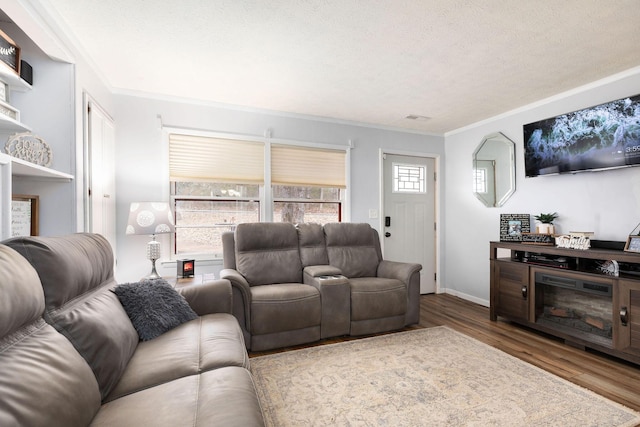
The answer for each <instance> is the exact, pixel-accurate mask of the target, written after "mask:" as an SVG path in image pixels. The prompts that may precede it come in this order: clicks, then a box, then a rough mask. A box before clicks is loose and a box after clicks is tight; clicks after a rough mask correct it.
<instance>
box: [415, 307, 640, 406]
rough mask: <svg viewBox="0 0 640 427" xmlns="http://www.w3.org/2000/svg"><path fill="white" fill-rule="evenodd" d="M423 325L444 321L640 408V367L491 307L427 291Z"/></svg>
mask: <svg viewBox="0 0 640 427" xmlns="http://www.w3.org/2000/svg"><path fill="white" fill-rule="evenodd" d="M420 325H421V326H424V327H427V328H428V327H433V326H438V325H445V326H448V327H450V328H451V329H455V330H456V331H458V332H461V333H463V334H465V335H468V336H471V337H473V338H475V339H477V340H479V341H482V342H484V343H486V344H489V345H491V346H492V347H495V348H498V349H500V350H502V351H504V352H505V353H509V354H511V355H513V356H515V357H517V358H519V359H521V360H524V361H526V362H529V363H531V364H532V365H535V366H538V367H539V368H542V369H544V370H546V371H548V372H551V373H553V374H555V375H557V376H559V377H562V378H564V379H566V380H568V381H571V382H572V383H574V384H577V385H580V386H582V387H585V388H587V389H589V390H592V391H594V392H596V393H598V394H600V395H601V396H604V397H606V398H608V399H611V400H613V401H615V402H618V403H621V404H623V405H625V406H627V407H629V408H632V409H634V410H636V411H640V366H638V365H634V364H632V363H629V362H626V361H623V360H621V359H616V358H613V357H610V356H608V355H604V354H602V353H598V352H593V351H590V350H587V351H585V350H581V349H577V348H574V347H571V346H569V345H567V344H564V342H563V341H562V340H559V339H557V338H555V337H551V336H548V335H545V334H542V333H540V332H537V331H533V330H530V329H527V328H525V327H522V326H520V325H517V324H515V323H510V322H507V321H505V320H504V319H502V318H499V319H498V321H497V322H492V321H491V320H489V308H487V307H483V306H481V305H478V304H475V303H472V302H469V301H466V300H463V299H461V298H457V297H454V296H451V295H447V294H440V295H423V296H422V297H421V299H420Z"/></svg>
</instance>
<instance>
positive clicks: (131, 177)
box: [114, 95, 444, 282]
mask: <svg viewBox="0 0 640 427" xmlns="http://www.w3.org/2000/svg"><path fill="white" fill-rule="evenodd" d="M114 111H115V121H116V141H117V142H116V165H117V166H116V176H117V179H116V192H117V194H118V197H117V224H116V226H117V229H118V230H121V231H122V232H121V233H120V234H119V235H118V244H117V246H118V250H117V257H118V269H117V279H118V280H119V281H120V282H127V281H135V280H139V279H140V278H141V277H143V276H145V275H147V274H148V273H149V271H150V262H149V261H148V260H147V259H146V257H145V245H146V243H147V241H148V240H149V237H148V236H126V235H125V234H124V229H125V226H126V221H127V216H128V209H129V204H130V203H131V202H134V201H155V200H160V201H161V200H165V201H168V200H169V186H168V181H167V180H168V178H167V176H168V172H167V155H168V154H167V153H168V148H167V146H166V142H165V141H164V140H163V137H162V125H164V126H168V127H181V128H192V129H200V130H207V131H214V132H224V133H231V134H242V135H247V136H253V137H263V136H264V135H265V131H267V130H268V131H269V132H270V134H271V137H272V138H274V139H284V140H294V141H303V142H313V143H324V144H333V145H348V144H349V140H351V141H352V142H353V144H354V147H355V148H353V149H352V150H351V221H353V222H369V223H370V224H371V225H372V226H373V227H376V228H378V225H379V223H378V221H379V220H371V219H369V217H368V212H369V209H379V206H380V189H379V174H380V171H379V170H378V169H379V149H380V148H387V149H394V150H401V151H410V152H416V153H424V154H427V153H429V154H439V155H442V154H443V152H444V146H443V141H444V138H443V137H440V136H429V135H421V134H416V133H408V132H397V131H393V130H383V129H375V128H370V127H364V126H356V125H352V124H340V123H335V122H331V121H324V120H312V119H307V118H300V117H295V116H287V115H279V114H267V113H259V112H253V111H243V110H241V109H230V108H221V107H219V106H211V105H196V104H193V103H179V102H174V101H166V100H158V99H148V98H140V97H133V96H126V95H117V96H116V103H115V108H114ZM158 116H160V117H161V119H160V118H159V117H158ZM441 212H442V211H441ZM158 237H159V240H160V241H161V242H162V244H163V249H162V251H163V255H168V253H169V239H168V236H166V235H162V236H158ZM158 267H159V268H158V273H160V274H161V275H168V276H170V275H175V264H174V263H165V264H163V265H158ZM219 269H220V266H219V265H215V264H214V265H211V264H209V265H204V264H203V263H200V265H199V264H198V263H196V274H201V273H205V272H216V271H218V270H219Z"/></svg>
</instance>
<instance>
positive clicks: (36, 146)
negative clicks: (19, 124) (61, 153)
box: [4, 132, 53, 167]
mask: <svg viewBox="0 0 640 427" xmlns="http://www.w3.org/2000/svg"><path fill="white" fill-rule="evenodd" d="M4 151H5V152H6V153H7V154H8V155H10V156H13V157H15V158H17V159H21V160H26V161H28V162H31V163H34V164H36V165H39V166H44V167H49V166H51V163H53V152H52V151H51V147H49V144H47V143H46V141H45V140H44V139H42V138H41V137H39V136H36V135H33V134H32V133H31V132H20V133H16V134H15V135H12V136H10V137H9V139H8V140H7V143H6V144H5V145H4Z"/></svg>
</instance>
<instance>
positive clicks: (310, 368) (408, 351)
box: [251, 326, 640, 427]
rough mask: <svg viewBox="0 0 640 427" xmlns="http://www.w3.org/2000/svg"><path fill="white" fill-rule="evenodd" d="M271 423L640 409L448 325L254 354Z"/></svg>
mask: <svg viewBox="0 0 640 427" xmlns="http://www.w3.org/2000/svg"><path fill="white" fill-rule="evenodd" d="M251 371H252V373H253V375H254V380H255V383H256V388H257V390H258V395H259V398H260V403H261V405H262V409H263V413H264V416H265V419H266V424H267V425H268V426H278V427H285V426H296V427H299V426H510V427H511V426H580V427H585V426H594V427H595V426H607V427H608V426H616V427H620V426H635V425H637V424H639V423H640V414H638V413H636V412H634V411H632V410H630V409H628V408H626V407H624V406H622V405H619V404H617V403H615V402H613V401H611V400H608V399H605V398H603V397H601V396H599V395H597V394H595V393H593V392H591V391H589V390H586V389H584V388H581V387H579V386H577V385H574V384H572V383H570V382H568V381H566V380H564V379H562V378H559V377H557V376H555V375H553V374H550V373H548V372H546V371H544V370H542V369H539V368H537V367H535V366H533V365H530V364H528V363H526V362H523V361H521V360H519V359H517V358H515V357H513V356H510V355H508V354H506V353H504V352H502V351H500V350H497V349H495V348H493V347H490V346H488V345H486V344H484V343H481V342H480V341H477V340H475V339H473V338H470V337H468V336H466V335H463V334H460V333H458V332H456V331H453V330H452V329H449V328H447V327H444V326H440V327H435V328H427V329H419V330H414V331H408V332H399V333H394V334H389V335H383V336H377V337H373V338H364V339H359V340H355V341H348V342H344V343H339V344H330V345H323V346H317V347H311V348H306V349H302V350H296V351H290V352H284V353H278V354H273V355H268V356H260V357H256V358H252V359H251Z"/></svg>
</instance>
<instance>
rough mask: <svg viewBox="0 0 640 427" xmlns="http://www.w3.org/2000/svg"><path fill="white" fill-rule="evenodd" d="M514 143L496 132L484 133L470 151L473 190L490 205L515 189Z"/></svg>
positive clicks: (495, 203) (500, 201) (502, 200)
mask: <svg viewBox="0 0 640 427" xmlns="http://www.w3.org/2000/svg"><path fill="white" fill-rule="evenodd" d="M514 153H515V144H514V143H513V141H511V140H510V139H509V138H507V137H506V136H504V135H503V134H502V133H500V132H496V133H492V134H490V135H487V136H485V137H484V138H483V139H482V141H481V142H480V145H478V148H476V151H475V152H474V153H473V194H475V196H476V197H477V198H478V200H480V201H481V202H482V203H484V205H485V206H487V207H490V208H493V207H499V206H502V205H504V203H505V202H506V201H507V200H508V199H509V197H511V195H512V194H513V192H514V191H516V173H515V154H514Z"/></svg>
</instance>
